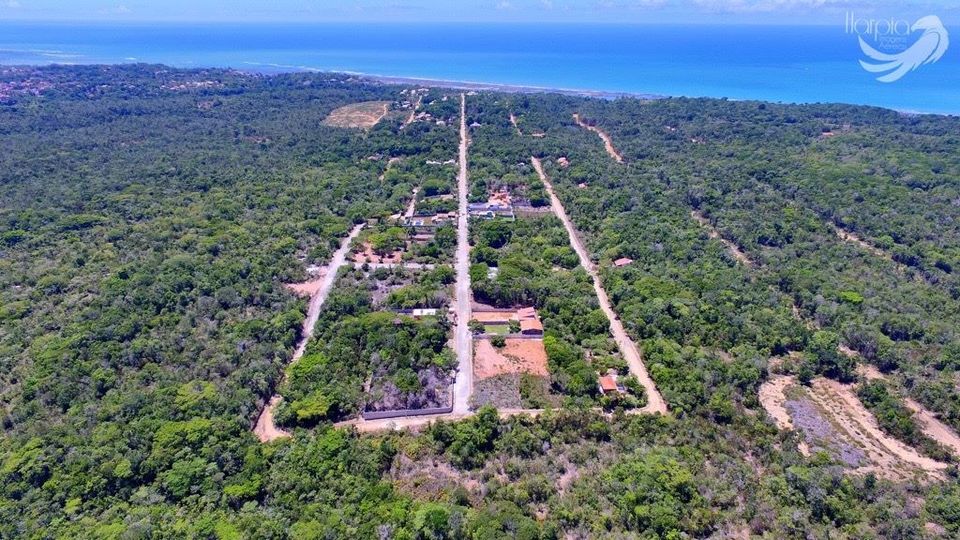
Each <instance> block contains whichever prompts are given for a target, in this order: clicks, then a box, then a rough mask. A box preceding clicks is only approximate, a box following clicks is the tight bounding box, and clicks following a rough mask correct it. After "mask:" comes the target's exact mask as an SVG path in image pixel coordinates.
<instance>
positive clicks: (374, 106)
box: [323, 101, 390, 129]
mask: <svg viewBox="0 0 960 540" xmlns="http://www.w3.org/2000/svg"><path fill="white" fill-rule="evenodd" d="M389 110H390V102H389V101H364V102H361V103H352V104H350V105H344V106H343V107H339V108H336V109H334V110H333V111H331V112H330V115H329V116H327V118H326V120H324V121H323V123H324V125H327V126H333V127H342V128H359V129H370V128H372V127H373V126H375V125H377V122H379V121H380V120H382V119H383V117H384V116H386V115H387V111H389Z"/></svg>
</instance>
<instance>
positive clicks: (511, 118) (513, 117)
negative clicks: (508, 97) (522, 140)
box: [510, 113, 523, 137]
mask: <svg viewBox="0 0 960 540" xmlns="http://www.w3.org/2000/svg"><path fill="white" fill-rule="evenodd" d="M510 123H511V124H513V129H515V130H517V135H519V136H521V137H523V132H522V131H520V126H519V125H517V117H516V116H514V115H513V113H510Z"/></svg>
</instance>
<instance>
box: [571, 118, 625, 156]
mask: <svg viewBox="0 0 960 540" xmlns="http://www.w3.org/2000/svg"><path fill="white" fill-rule="evenodd" d="M573 120H574V122H576V123H577V125H578V126H580V127H582V128H586V129H588V130H590V131H592V132H594V133H596V134H597V135H599V136H600V138H601V139H602V140H603V147H604V148H606V149H607V153H608V154H610V157H612V158H613V159H615V160H616V161H617V163H623V156H622V155H621V154H620V152H618V151H617V148H616V147H615V146H613V139H611V138H610V136H609V135H607V134H606V132H605V131H603V130H601V129H600V128H598V127H597V126H591V125H590V124H588V123H586V122H584V121H583V120H582V119H581V118H580V113H573Z"/></svg>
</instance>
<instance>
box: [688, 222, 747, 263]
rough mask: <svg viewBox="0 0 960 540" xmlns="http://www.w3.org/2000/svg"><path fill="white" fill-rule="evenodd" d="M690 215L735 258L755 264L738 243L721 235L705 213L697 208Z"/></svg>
mask: <svg viewBox="0 0 960 540" xmlns="http://www.w3.org/2000/svg"><path fill="white" fill-rule="evenodd" d="M690 217H692V218H693V219H695V220H696V221H697V223H699V224H700V225H701V226H702V227H703V228H705V229H706V230H707V236H709V237H710V238H713V239H715V240H719V241H720V243H722V244H723V245H724V246H726V247H727V251H729V252H730V255H732V256H733V258H734V259H736V260H738V261H740V262H741V263H742V264H743V265H744V266H753V261H751V260H750V257H747V254H746V253H744V252H742V251H740V248H739V247H737V245H736V244H734V243H733V242H731V241H729V240H727V239H726V238H724V237H722V236H720V231H718V230H717V229H715V228H714V227H713V225H711V224H710V220H708V219H707V218H706V217H705V216H704V215H703V214H701V213H700V212H697V211H696V210H691V211H690Z"/></svg>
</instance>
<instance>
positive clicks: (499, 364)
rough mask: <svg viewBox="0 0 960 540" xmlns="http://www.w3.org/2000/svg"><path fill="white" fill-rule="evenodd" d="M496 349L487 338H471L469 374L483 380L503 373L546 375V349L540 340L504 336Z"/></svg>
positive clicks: (547, 373)
mask: <svg viewBox="0 0 960 540" xmlns="http://www.w3.org/2000/svg"><path fill="white" fill-rule="evenodd" d="M504 343H505V345H504V346H503V348H501V349H497V348H496V347H494V346H493V344H492V343H490V340H489V339H477V340H475V341H474V347H475V350H474V354H473V357H474V358H473V376H474V378H475V379H477V380H480V379H485V378H487V377H495V376H497V375H503V374H507V373H528V374H530V375H536V376H538V377H547V376H548V375H549V372H548V370H547V351H546V349H544V348H543V340H542V339H527V338H506V339H505V340H504Z"/></svg>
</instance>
